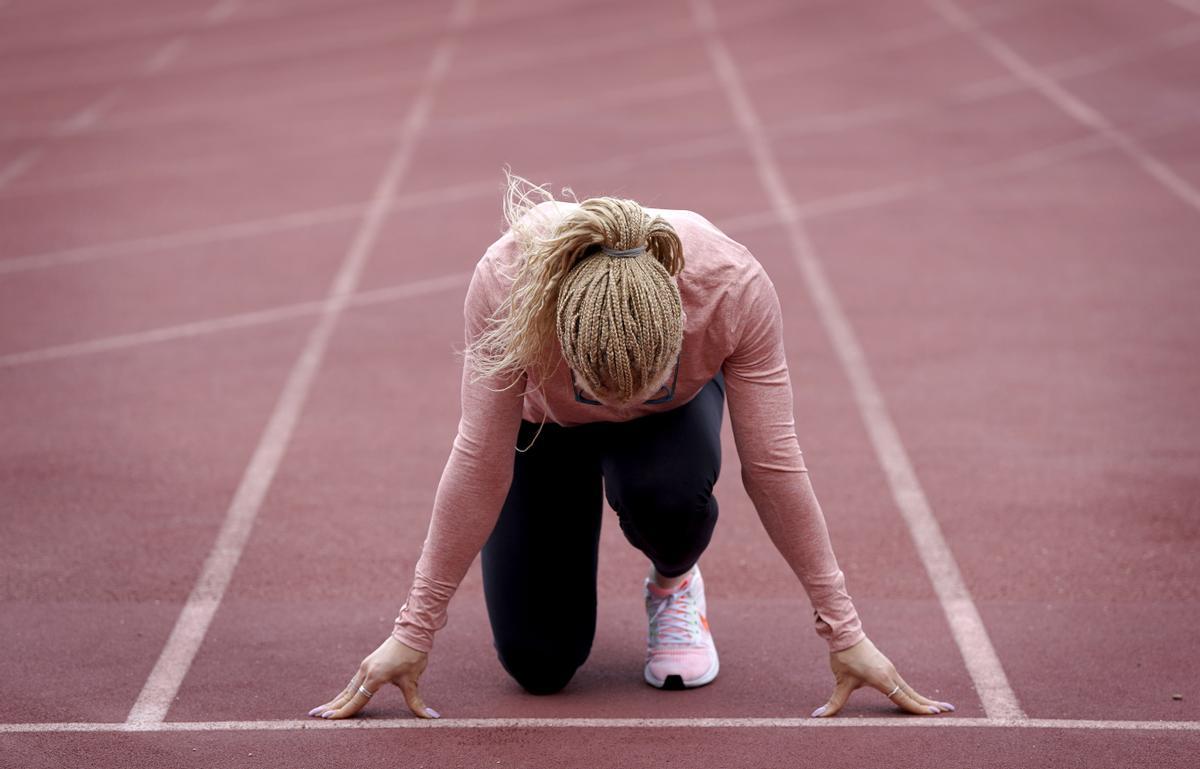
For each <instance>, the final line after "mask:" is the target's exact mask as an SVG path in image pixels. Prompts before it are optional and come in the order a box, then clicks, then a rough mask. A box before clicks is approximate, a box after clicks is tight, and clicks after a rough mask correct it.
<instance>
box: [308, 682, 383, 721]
mask: <svg viewBox="0 0 1200 769" xmlns="http://www.w3.org/2000/svg"><path fill="white" fill-rule="evenodd" d="M378 689H379V684H378V683H375V682H373V681H371V680H370V679H369V678H368V679H367V680H366V681H364V682H363V683H361V684H359V686H358V688H357V689H355V690H354V693H353V695H352V696H351V697H350V699H349V701H348V702H346V704H345V705H342V706H341V707H340V708H336V709H333V710H327V711H325V712H324V713H322V714H321V718H328V719H331V720H337V719H339V718H349V717H350V716H353V715H355V714H356V713H358V711H360V710H362V709H363V708H365V707H366V706H367V703H368V702H370V701H371V697H373V696H375V692H376V691H378Z"/></svg>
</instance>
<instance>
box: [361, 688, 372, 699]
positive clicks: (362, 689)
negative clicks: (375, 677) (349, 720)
mask: <svg viewBox="0 0 1200 769" xmlns="http://www.w3.org/2000/svg"><path fill="white" fill-rule="evenodd" d="M358 693H359V694H361V695H362V696H364V697H366V698H367V699H371V697H373V696H375V695H373V694H371V693H370V692H369V691H367V687H365V686H360V687H358Z"/></svg>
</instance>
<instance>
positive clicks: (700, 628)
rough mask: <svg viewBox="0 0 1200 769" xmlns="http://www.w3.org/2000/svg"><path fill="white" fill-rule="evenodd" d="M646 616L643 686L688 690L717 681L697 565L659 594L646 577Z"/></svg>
mask: <svg viewBox="0 0 1200 769" xmlns="http://www.w3.org/2000/svg"><path fill="white" fill-rule="evenodd" d="M643 592H644V594H645V598H646V616H647V618H648V619H649V621H650V627H649V630H648V633H647V643H646V670H645V679H646V683H648V684H650V685H651V686H657V687H658V688H660V689H690V688H692V687H695V686H704V685H705V684H707V683H709V682H711V681H712V680H713V679H714V678H716V677H717V670H718V669H719V668H720V663H719V662H718V660H717V647H716V645H715V644H714V643H713V637H712V631H710V630H709V628H708V618H707V616H706V615H707V611H708V607H707V604H706V602H705V600H704V578H703V577H701V576H700V567H699V565H697V566H694V567H692V571H691V573H689V574H688V576H687V577H685V578H684V580H683V582H681V583H679V585H678V586H677V587H676V588H675V589H674V590H663V589H662V588H660V587H658V586H657V585H655V584H654V580H652V579H650V578H649V577H647V578H646V581H645V583H644V588H643Z"/></svg>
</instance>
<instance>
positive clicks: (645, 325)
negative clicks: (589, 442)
mask: <svg viewBox="0 0 1200 769" xmlns="http://www.w3.org/2000/svg"><path fill="white" fill-rule="evenodd" d="M505 175H506V177H507V190H506V193H505V196H504V218H505V221H506V223H507V225H508V227H509V229H510V230H511V232H512V235H513V238H514V240H515V241H516V243H517V246H518V248H519V249H520V251H521V255H522V257H523V258H522V259H521V260H520V263H519V266H518V270H517V274H516V276H515V277H514V279H513V284H512V290H511V292H510V294H509V295H508V296H507V297H506V298H505V300H504V302H503V303H502V304H501V305H500V307H499V308H497V310H496V313H495V315H494V316H493V317H492V318H491V319H490V323H489V324H488V327H487V328H486V329H485V330H484V331H483V333H482V334H481V335H480V336H479V337H478V338H477V339H476V340H474V341H473V342H472V343H471V344H470V345H469V346H468V348H467V351H466V352H467V354H468V356H469V357H470V359H471V360H472V361H473V365H474V381H478V380H479V379H485V378H492V377H496V376H500V377H505V376H511V377H512V380H513V381H512V383H510V384H509V385H508V386H509V387H511V386H512V384H515V383H516V381H517V380H519V378H520V375H521V373H522V372H523V371H528V372H530V373H531V374H533V375H535V376H536V378H537V379H538V380H539V382H541V383H544V382H545V381H546V380H548V379H549V378H550V376H552V375H553V374H554V372H555V371H556V370H557V365H558V363H559V362H560V361H561V360H562V359H565V360H566V361H567V364H568V365H569V366H570V367H571V368H572V369H573V370H574V371H575V372H576V374H577V375H578V379H579V381H580V383H581V384H584V385H586V386H587V388H588V389H589V390H591V391H592V392H593V393H595V394H596V395H598V396H600V397H607V398H612V399H615V400H617V401H619V402H622V403H624V402H628V401H630V400H632V399H634V398H635V397H636V396H637V395H638V393H641V392H643V391H645V390H646V389H648V387H650V386H652V385H653V384H657V382H655V381H654V377H657V376H660V375H661V374H662V373H663V372H664V371H665V370H666V369H667V368H668V367H669V366H671V365H673V364H674V363H675V361H676V359H677V356H678V354H679V350H680V347H681V346H682V344H683V305H682V302H681V301H680V297H679V288H678V286H676V285H675V281H674V279H673V277H674V276H675V275H678V274H679V273H680V272H681V271H682V270H683V265H684V260H683V246H682V244H681V243H680V240H679V236H678V234H676V232H675V230H674V228H672V227H671V225H670V224H669V223H668V222H667V221H666V220H665V219H663V218H662V217H661V216H650V215H649V214H648V213H646V211H645V210H644V209H643V208H642V206H641V205H639V204H638V203H636V202H635V201H632V200H627V199H623V198H614V197H596V198H588V199H586V200H584V201H582V202H580V203H578V208H576V209H574V210H572V211H570V212H568V213H567V214H566V215H565V216H563V217H561V218H560V217H559V215H557V214H556V215H547V211H548V210H553V208H554V207H556V206H555V204H556V202H557V201H555V198H554V196H553V195H552V194H551V193H550V192H549V191H547V190H546V189H545V188H543V187H540V186H537V185H534V184H533V183H531V182H529V181H528V180H526V179H523V178H521V177H519V176H515V175H514V174H512V173H511V172H510V171H508V170H507V169H506V170H505ZM568 192H569V191H568ZM541 204H549V205H541ZM642 247H644V248H645V253H644V254H640V255H637V256H632V257H622V256H610V255H607V254H605V253H604V252H603V251H602V250H601V249H604V248H607V249H609V250H628V249H638V248H642ZM506 389H507V388H506Z"/></svg>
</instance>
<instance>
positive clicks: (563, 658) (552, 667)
mask: <svg viewBox="0 0 1200 769" xmlns="http://www.w3.org/2000/svg"><path fill="white" fill-rule="evenodd" d="M587 652H588V650H584V652H583V653H582V655H579V654H564V653H563V650H562V649H554V648H548V647H545V646H541V645H531V644H525V643H521V644H517V643H508V644H504V645H497V647H496V654H497V656H498V657H499V659H500V664H501V665H503V666H504V669H505V670H506V671H507V672H508V674H509V675H510V676H512V678H513V680H514V681H516V682H517V683H518V684H520V685H521V688H523V689H524V690H525V691H527V692H529V693H530V694H554V693H555V692H558V691H561V690H562V689H563V687H565V686H566V685H567V683H568V682H569V681H570V680H571V677H572V676H574V675H575V671H576V670H578V669H579V666H580V665H582V664H583V661H584V660H585V659H586V658H587Z"/></svg>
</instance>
